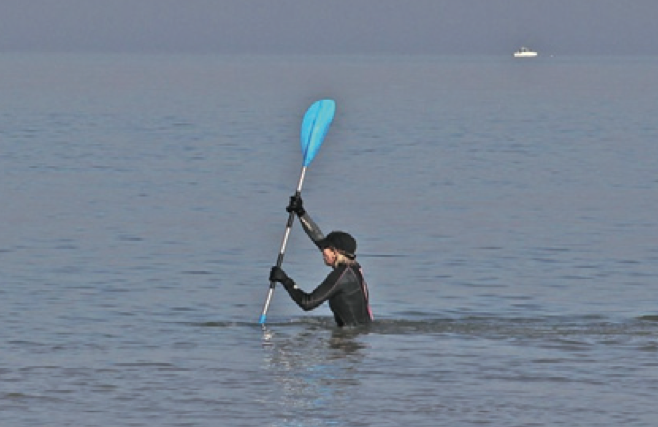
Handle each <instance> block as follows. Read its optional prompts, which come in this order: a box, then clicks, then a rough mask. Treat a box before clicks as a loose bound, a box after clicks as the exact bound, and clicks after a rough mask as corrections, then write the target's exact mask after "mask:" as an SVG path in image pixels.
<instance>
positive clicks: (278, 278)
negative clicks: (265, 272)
mask: <svg viewBox="0 0 658 427" xmlns="http://www.w3.org/2000/svg"><path fill="white" fill-rule="evenodd" d="M270 282H279V283H282V284H283V286H285V287H286V288H288V287H290V286H292V287H294V286H295V282H294V281H293V280H292V279H291V278H290V277H288V275H287V274H286V272H285V271H283V270H282V269H281V267H277V266H274V267H272V270H271V271H270Z"/></svg>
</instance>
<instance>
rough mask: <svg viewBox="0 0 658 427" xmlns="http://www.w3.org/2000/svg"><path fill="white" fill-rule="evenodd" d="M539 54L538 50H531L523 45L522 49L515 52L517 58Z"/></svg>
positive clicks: (532, 56)
mask: <svg viewBox="0 0 658 427" xmlns="http://www.w3.org/2000/svg"><path fill="white" fill-rule="evenodd" d="M537 55H538V54H537V52H535V51H534V50H530V49H528V48H527V47H522V48H521V49H519V50H517V51H516V52H514V57H515V58H534V57H535V56H537Z"/></svg>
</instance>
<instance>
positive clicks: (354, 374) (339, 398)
mask: <svg viewBox="0 0 658 427" xmlns="http://www.w3.org/2000/svg"><path fill="white" fill-rule="evenodd" d="M364 334H367V330H359V329H351V330H350V329H346V330H341V329H336V328H332V329H326V328H322V327H316V328H313V327H311V328H308V329H303V330H301V331H299V330H294V331H292V332H291V331H289V330H286V329H285V328H277V332H272V331H271V330H268V329H265V330H264V331H263V335H264V338H263V339H264V345H263V349H264V357H263V366H264V369H266V370H267V371H269V372H270V373H271V374H272V377H273V378H274V380H275V381H276V383H277V386H278V387H277V388H278V399H279V404H280V406H281V410H280V412H279V416H280V417H281V418H282V419H281V420H279V421H278V422H276V423H274V424H272V425H273V426H283V425H285V426H311V425H319V424H323V425H324V424H328V423H329V422H331V423H336V424H338V425H344V424H345V425H346V424H348V421H349V420H348V419H345V418H344V417H345V416H346V414H345V413H344V412H343V411H341V408H344V407H345V405H349V403H350V400H352V399H353V398H354V397H355V395H356V394H357V393H358V391H359V388H358V386H359V385H360V378H361V375H362V374H361V373H360V372H359V365H360V363H361V362H362V360H363V358H364V357H365V353H364V350H366V349H367V346H366V345H365V344H364V343H363V342H361V341H360V338H362V337H363V335H364Z"/></svg>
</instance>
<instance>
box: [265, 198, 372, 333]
mask: <svg viewBox="0 0 658 427" xmlns="http://www.w3.org/2000/svg"><path fill="white" fill-rule="evenodd" d="M286 210H287V211H288V212H294V213H295V214H297V217H298V218H299V222H300V223H301V224H302V227H303V228H304V231H305V232H306V234H307V235H308V236H309V237H310V238H311V240H312V241H313V242H314V243H315V245H316V246H317V247H318V248H319V249H320V250H321V251H322V257H323V258H324V263H325V265H327V266H328V267H331V268H332V269H333V270H332V272H331V273H329V275H328V276H327V277H326V278H325V279H324V281H323V282H322V283H320V285H319V286H318V287H317V288H315V290H314V291H313V292H311V293H310V294H309V293H306V292H304V291H303V290H301V289H299V288H298V287H297V284H296V283H295V281H294V280H292V279H291V278H290V277H288V275H287V274H286V273H285V272H284V271H283V270H282V269H281V268H280V267H277V266H274V267H272V270H271V272H270V281H271V282H278V283H281V284H283V286H284V287H285V288H286V290H287V291H288V294H290V297H291V298H292V299H293V301H295V302H296V303H297V305H299V306H300V307H301V308H302V309H303V310H304V311H309V310H313V309H315V308H316V307H318V306H320V305H322V304H323V303H324V302H325V301H329V308H331V311H332V312H333V313H334V319H335V320H336V324H337V325H338V326H340V327H343V326H358V325H366V324H369V323H370V322H372V320H373V316H372V311H371V310H370V303H369V295H368V285H367V284H366V281H365V279H364V278H363V273H362V271H361V266H360V265H359V263H358V262H357V261H356V240H354V238H353V237H352V236H351V235H349V234H348V233H345V232H343V231H332V232H331V233H329V234H328V235H327V236H326V237H325V236H324V235H323V234H322V231H321V230H320V228H319V227H318V226H317V225H316V224H315V222H313V220H312V219H311V217H310V216H309V215H308V213H307V212H306V210H305V209H304V204H303V201H302V198H301V196H298V195H295V196H292V197H291V198H290V204H289V205H288V207H287V208H286Z"/></svg>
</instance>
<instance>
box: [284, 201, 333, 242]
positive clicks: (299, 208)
mask: <svg viewBox="0 0 658 427" xmlns="http://www.w3.org/2000/svg"><path fill="white" fill-rule="evenodd" d="M286 211H288V212H294V213H295V214H297V217H298V218H299V222H300V223H301V224H302V228H303V229H304V231H305V232H306V234H307V235H308V237H310V238H311V240H312V241H313V243H315V245H316V246H317V247H318V248H319V249H322V248H320V245H319V243H320V241H322V240H323V239H324V234H322V230H320V227H318V225H317V224H316V223H315V222H314V221H313V220H312V219H311V217H310V216H309V214H308V213H307V212H306V209H304V202H303V201H302V196H300V195H298V194H295V195H293V196H292V197H291V198H290V204H288V207H287V208H286Z"/></svg>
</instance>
